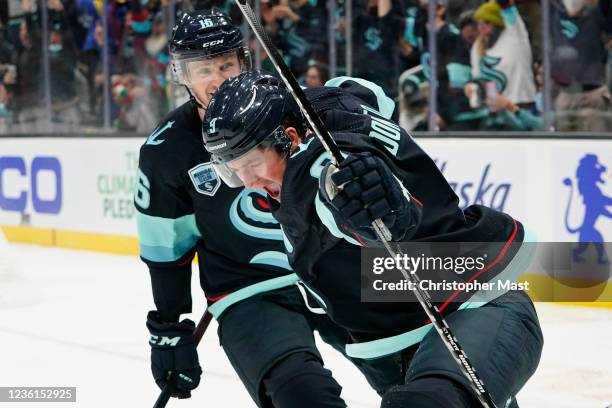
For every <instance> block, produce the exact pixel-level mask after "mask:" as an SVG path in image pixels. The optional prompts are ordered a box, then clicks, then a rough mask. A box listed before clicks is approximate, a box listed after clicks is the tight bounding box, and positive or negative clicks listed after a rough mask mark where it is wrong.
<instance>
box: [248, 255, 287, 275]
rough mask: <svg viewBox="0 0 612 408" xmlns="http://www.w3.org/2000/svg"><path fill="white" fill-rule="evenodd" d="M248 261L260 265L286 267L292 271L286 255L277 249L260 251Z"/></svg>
mask: <svg viewBox="0 0 612 408" xmlns="http://www.w3.org/2000/svg"><path fill="white" fill-rule="evenodd" d="M250 263H252V264H261V265H272V266H276V267H278V268H283V269H287V270H288V271H292V270H293V269H292V268H291V265H289V259H288V258H287V255H286V254H284V253H282V252H278V251H265V252H260V253H259V254H257V255H255V256H254V257H253V258H251V261H250Z"/></svg>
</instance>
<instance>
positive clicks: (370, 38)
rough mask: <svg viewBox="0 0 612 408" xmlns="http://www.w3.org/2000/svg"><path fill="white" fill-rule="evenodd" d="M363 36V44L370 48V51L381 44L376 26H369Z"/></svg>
mask: <svg viewBox="0 0 612 408" xmlns="http://www.w3.org/2000/svg"><path fill="white" fill-rule="evenodd" d="M364 37H365V40H366V42H365V46H366V47H368V48H369V49H371V50H372V51H376V50H377V49H379V48H380V46H381V45H382V42H383V41H382V38H381V37H380V29H378V28H376V27H370V28H368V29H367V30H366V32H365V33H364Z"/></svg>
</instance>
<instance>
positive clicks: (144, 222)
mask: <svg viewBox="0 0 612 408" xmlns="http://www.w3.org/2000/svg"><path fill="white" fill-rule="evenodd" d="M169 52H170V56H171V66H172V70H173V73H174V75H175V79H176V81H177V82H178V83H179V84H180V85H182V86H184V87H185V89H186V90H187V92H188V94H189V96H190V100H189V101H188V102H186V103H185V104H183V105H181V106H179V107H178V108H176V109H175V110H174V111H172V112H170V113H169V114H168V115H167V116H166V117H165V118H163V119H162V120H161V121H160V122H159V126H158V127H157V128H156V129H155V130H154V131H153V132H152V133H151V134H150V135H149V137H148V138H147V140H146V142H145V143H144V144H143V146H142V147H141V149H140V158H139V170H138V182H137V187H136V194H135V197H134V203H135V207H136V210H137V213H136V214H137V216H136V218H137V222H138V236H139V241H140V256H141V259H142V260H143V261H144V262H145V263H146V264H147V266H148V269H149V272H150V276H151V285H152V289H153V299H154V302H155V306H156V310H154V311H151V312H149V314H148V316H147V327H148V329H149V331H150V333H151V336H152V337H151V338H152V339H160V338H162V337H164V336H166V337H172V338H179V339H180V340H179V341H178V342H177V344H175V345H168V344H165V345H162V344H159V343H158V342H156V341H155V340H152V341H150V345H151V369H152V373H153V377H154V379H155V381H156V383H157V384H158V385H159V386H160V387H164V386H165V385H166V384H168V383H169V384H171V387H172V388H173V395H174V396H175V397H178V398H188V397H189V396H190V392H191V391H192V390H193V389H194V388H195V387H197V386H198V384H199V382H200V379H201V377H202V380H205V378H206V375H205V373H204V374H202V368H201V367H200V361H199V359H198V355H197V351H196V347H195V345H194V344H193V341H192V340H191V338H192V333H193V329H194V326H195V324H194V323H193V322H192V321H191V320H188V319H185V320H181V319H180V315H181V314H184V313H189V312H191V306H192V300H191V272H192V271H191V261H192V259H193V257H194V256H195V254H196V253H197V255H198V261H199V262H198V263H199V265H198V269H199V278H200V285H201V287H202V289H203V291H204V294H205V296H206V303H207V305H208V311H210V312H211V313H212V314H213V316H215V318H216V319H217V321H218V323H219V328H218V335H219V339H220V342H221V346H222V347H223V349H224V351H225V353H226V355H227V357H228V358H229V360H230V362H231V364H232V366H233V367H234V368H235V370H236V373H237V374H238V376H239V377H240V379H241V381H242V383H243V384H244V386H245V388H246V389H247V391H248V392H249V394H250V396H251V398H252V399H253V401H254V402H255V403H256V404H257V406H259V407H265V408H271V407H277V408H278V407H280V408H312V407H329V408H333V407H345V406H346V403H345V402H344V401H343V399H342V398H341V396H340V391H341V387H340V385H339V384H338V383H337V382H336V381H335V379H334V378H333V377H332V375H331V372H330V371H329V370H327V369H325V368H324V367H323V359H322V357H321V354H320V353H319V351H318V350H317V347H316V345H315V342H314V337H313V330H317V331H318V332H319V334H320V336H321V337H322V338H323V340H324V341H326V342H327V343H329V344H331V345H332V346H333V347H335V348H336V349H338V350H341V349H342V347H343V346H344V343H345V342H346V341H347V340H348V333H347V332H346V330H344V329H341V328H340V327H339V326H337V325H335V324H334V323H333V322H332V321H331V320H330V319H329V318H328V317H327V315H325V314H320V310H318V308H319V306H318V305H316V302H314V301H313V300H312V299H311V298H310V297H308V296H306V292H305V290H304V288H303V287H299V286H297V281H298V279H297V278H296V275H295V274H294V273H293V271H292V270H291V268H290V267H289V263H288V260H287V256H286V255H285V254H284V247H283V238H282V232H281V230H280V228H279V226H278V223H276V222H275V221H274V219H273V218H272V215H271V214H270V212H269V207H268V205H267V204H266V202H265V200H264V196H263V195H261V194H259V193H257V192H255V191H253V190H248V189H230V188H229V187H227V186H226V185H224V184H223V183H222V181H221V179H220V177H219V175H218V174H217V173H216V172H215V170H214V169H213V168H212V165H211V159H210V155H209V154H208V153H207V152H206V151H205V150H204V149H203V148H202V146H201V144H202V133H201V129H202V118H203V117H204V114H205V112H206V109H207V107H208V104H209V102H210V100H211V97H212V95H213V94H214V93H215V91H216V90H217V88H218V87H219V86H220V85H221V83H222V82H223V81H224V80H226V79H228V78H230V77H234V76H237V75H239V74H240V72H241V71H245V70H248V69H250V67H251V61H250V56H249V52H248V49H247V48H246V47H245V45H244V41H243V38H242V35H241V33H240V30H239V28H238V27H237V26H236V25H234V24H232V22H231V20H230V19H229V18H228V17H227V16H225V15H224V14H222V13H220V12H219V11H217V10H214V9H213V10H212V11H208V12H194V13H190V14H185V15H183V16H182V17H181V18H180V19H179V21H178V23H177V25H176V27H175V28H174V30H173V36H172V39H171V41H170V44H169ZM302 293H304V296H303V295H302ZM398 361H399V359H398V358H397V356H390V357H388V358H386V359H382V360H377V361H374V362H367V361H357V360H355V361H353V362H354V363H355V364H356V365H357V366H358V368H359V369H360V370H361V371H362V372H363V373H364V374H365V376H366V378H367V380H368V381H369V382H370V384H371V385H372V387H373V388H374V389H375V390H376V391H377V392H378V393H379V394H381V395H382V393H383V392H384V391H385V390H387V389H388V388H390V387H391V386H393V385H395V384H398V383H399V381H400V378H401V367H400V365H399V364H398ZM205 363H206V362H202V365H205ZM168 372H173V373H175V375H174V376H171V377H168Z"/></svg>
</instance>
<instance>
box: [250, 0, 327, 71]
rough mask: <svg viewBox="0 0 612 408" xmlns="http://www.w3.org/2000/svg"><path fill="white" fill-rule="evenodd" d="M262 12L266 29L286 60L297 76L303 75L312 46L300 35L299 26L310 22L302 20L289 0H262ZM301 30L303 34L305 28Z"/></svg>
mask: <svg viewBox="0 0 612 408" xmlns="http://www.w3.org/2000/svg"><path fill="white" fill-rule="evenodd" d="M261 14H262V19H263V21H264V23H265V25H266V31H267V32H268V34H270V36H271V37H272V39H273V41H274V42H275V44H276V46H277V47H278V48H279V49H280V50H281V51H282V53H283V57H284V59H285V62H286V63H287V65H288V66H289V68H291V71H293V73H294V74H295V76H296V77H300V76H302V75H303V74H304V72H305V71H306V69H307V68H308V59H309V56H310V51H311V46H310V45H309V44H308V42H307V41H306V40H305V39H304V38H302V37H301V36H300V33H298V31H300V30H298V27H299V26H302V27H304V25H305V26H308V25H309V23H303V22H302V21H301V17H300V15H299V14H298V13H297V12H296V11H294V9H293V8H292V7H291V5H290V3H289V0H266V1H262V4H261ZM308 30H309V29H307V30H306V31H308ZM301 31H302V34H303V32H304V30H303V29H302V30H301ZM319 35H321V33H319ZM322 36H323V37H324V36H325V35H322Z"/></svg>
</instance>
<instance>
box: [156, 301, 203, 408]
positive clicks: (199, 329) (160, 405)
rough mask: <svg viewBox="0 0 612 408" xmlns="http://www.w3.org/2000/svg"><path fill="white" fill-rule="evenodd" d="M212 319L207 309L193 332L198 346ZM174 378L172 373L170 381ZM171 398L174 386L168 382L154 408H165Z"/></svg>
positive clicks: (169, 376)
mask: <svg viewBox="0 0 612 408" xmlns="http://www.w3.org/2000/svg"><path fill="white" fill-rule="evenodd" d="M212 317H213V316H212V314H211V313H210V312H209V311H208V309H206V311H205V312H204V314H203V315H202V318H201V319H200V321H199V322H198V325H197V326H196V328H195V330H194V332H193V341H194V342H195V345H196V346H197V345H198V344H200V340H202V336H204V333H205V332H206V329H207V328H208V325H209V324H210V321H211V320H212ZM172 376H173V374H172V372H171V373H170V374H169V375H168V379H170V378H171V377H172ZM171 396H172V386H171V384H170V382H168V383H167V384H166V386H165V387H164V389H163V390H162V391H161V392H160V393H159V397H157V400H156V401H155V405H153V408H164V407H165V406H166V404H168V401H169V400H170V397H171Z"/></svg>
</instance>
